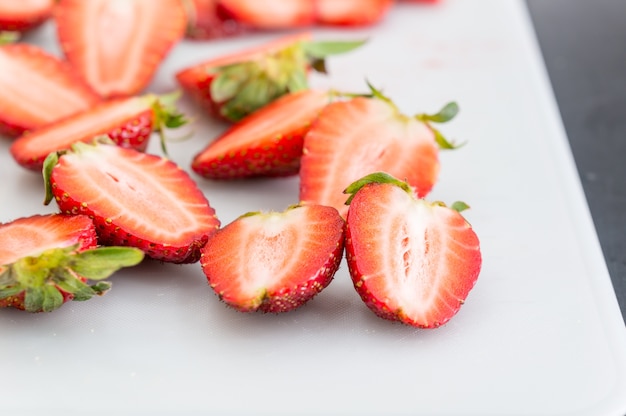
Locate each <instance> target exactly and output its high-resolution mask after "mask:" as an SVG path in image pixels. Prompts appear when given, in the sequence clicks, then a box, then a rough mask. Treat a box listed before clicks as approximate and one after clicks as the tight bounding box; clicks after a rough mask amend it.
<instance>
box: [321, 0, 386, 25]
mask: <svg viewBox="0 0 626 416" xmlns="http://www.w3.org/2000/svg"><path fill="white" fill-rule="evenodd" d="M393 3H394V0H340V1H338V0H315V7H316V22H317V23H319V24H322V25H331V26H369V25H373V24H374V23H377V22H379V21H381V20H382V19H383V18H384V17H385V15H386V14H387V12H388V11H389V9H391V6H393Z"/></svg>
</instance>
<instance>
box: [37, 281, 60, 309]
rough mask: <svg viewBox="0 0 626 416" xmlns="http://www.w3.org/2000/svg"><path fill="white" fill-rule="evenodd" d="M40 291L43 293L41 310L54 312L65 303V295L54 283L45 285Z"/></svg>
mask: <svg viewBox="0 0 626 416" xmlns="http://www.w3.org/2000/svg"><path fill="white" fill-rule="evenodd" d="M39 292H41V294H42V297H43V299H42V303H41V310H42V311H43V312H52V311H53V310H55V309H58V308H59V307H60V306H61V305H63V295H62V294H61V292H59V289H57V288H56V287H54V286H52V285H44V286H42V287H41V288H40V290H39Z"/></svg>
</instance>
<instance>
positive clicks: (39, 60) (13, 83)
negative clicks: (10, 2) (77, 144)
mask: <svg viewBox="0 0 626 416" xmlns="http://www.w3.org/2000/svg"><path fill="white" fill-rule="evenodd" d="M0 68H2V71H0V135H6V136H8V137H15V136H19V135H21V134H23V133H25V132H27V131H31V130H36V129H38V128H41V127H43V126H45V125H48V124H51V123H53V122H55V121H57V120H60V119H62V118H65V117H67V116H70V115H72V114H75V113H78V112H81V111H85V110H87V109H88V108H90V107H91V106H93V105H94V104H96V103H97V102H99V101H100V97H99V96H98V95H97V94H96V93H95V92H93V91H92V90H91V89H90V88H89V87H88V86H87V85H86V84H85V83H84V82H83V81H82V80H81V79H80V76H79V75H78V74H77V73H76V71H75V70H74V69H73V68H72V67H71V66H70V65H69V64H68V63H67V62H64V61H62V60H60V59H58V58H57V57H55V56H53V55H51V54H49V53H47V52H46V51H44V50H43V49H41V48H39V47H37V46H34V45H29V44H25V43H13V44H7V45H3V46H1V47H0Z"/></svg>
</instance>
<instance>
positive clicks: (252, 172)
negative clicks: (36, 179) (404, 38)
mask: <svg viewBox="0 0 626 416" xmlns="http://www.w3.org/2000/svg"><path fill="white" fill-rule="evenodd" d="M34 3H35V2H33V4H34ZM44 3H46V2H45V1H43V0H42V2H41V4H42V5H44ZM392 3H393V2H392V1H391V0H384V1H383V0H378V1H367V2H365V1H363V2H361V1H359V2H352V1H346V2H336V1H334V0H333V1H325V0H309V1H298V2H290V3H289V7H287V6H286V3H285V2H273V1H269V2H264V3H263V4H264V6H263V7H264V10H263V9H260V8H259V5H260V4H261V2H257V1H242V0H239V1H234V0H228V1H227V0H214V1H182V0H128V1H125V2H117V1H112V0H90V1H89V2H87V1H82V0H60V1H58V2H56V3H54V4H53V5H52V6H51V7H50V8H49V9H42V10H47V11H46V12H42V11H41V10H40V11H39V12H38V13H39V15H38V16H43V17H37V18H35V17H34V16H33V17H30V18H29V21H31V22H32V23H31V24H30V25H26V23H24V24H23V25H17V24H16V23H15V20H16V18H15V16H17V15H18V14H17V12H15V13H14V12H13V11H11V13H9V12H7V11H6V10H8V6H5V5H4V3H3V1H2V0H0V24H1V23H2V22H3V21H6V20H12V21H13V23H12V26H10V27H9V26H4V27H3V26H0V29H4V30H6V29H7V28H12V30H14V31H19V32H24V31H28V30H32V29H33V28H34V27H36V26H37V24H40V23H41V22H42V21H45V19H46V18H53V19H55V23H56V28H57V35H58V40H59V44H60V47H61V50H62V52H63V57H62V58H59V57H55V56H53V55H50V54H48V53H47V52H45V51H43V50H41V49H39V48H37V47H36V46H34V45H29V44H27V43H25V42H19V41H18V42H15V41H13V42H8V43H6V44H4V45H0V64H1V65H2V67H3V69H4V70H3V71H1V72H0V134H2V135H4V136H6V137H7V139H11V140H13V141H12V143H11V146H10V153H11V156H12V157H13V159H14V160H15V162H16V163H17V164H19V165H20V166H22V167H24V168H25V169H27V170H34V171H42V172H43V176H44V181H45V189H46V195H45V202H46V203H52V202H53V201H54V203H55V204H56V205H57V207H58V209H59V212H58V213H57V214H52V215H48V216H43V215H37V216H33V217H25V218H18V219H14V220H12V221H9V222H6V223H4V224H0V237H1V238H2V240H1V241H2V243H1V244H0V307H15V308H18V309H24V310H27V311H30V312H40V311H51V310H54V309H56V308H58V307H60V306H61V305H62V304H64V303H65V302H67V301H69V300H86V299H89V298H91V297H92V296H93V295H95V294H102V293H104V292H105V291H106V290H107V289H108V287H109V285H108V284H107V283H106V282H102V279H104V278H106V277H107V276H109V275H110V274H111V273H113V272H114V271H115V270H118V269H119V268H121V267H127V266H134V265H136V264H138V263H139V262H141V260H142V259H143V258H144V257H148V258H152V259H155V260H158V261H161V262H171V263H198V264H199V272H201V273H203V274H204V275H205V276H206V278H207V281H208V283H209V285H210V287H211V288H212V289H213V291H214V292H215V294H216V295H217V296H218V297H219V299H221V300H222V301H224V302H225V303H226V304H227V305H229V306H230V307H232V308H234V309H236V310H239V311H243V312H251V311H263V312H273V313H280V312H287V311H291V310H294V309H297V308H300V307H301V306H303V305H304V304H305V303H307V302H308V301H309V300H311V299H312V298H313V297H315V296H317V295H318V294H319V293H320V292H322V291H323V290H324V289H325V288H326V287H327V286H328V285H329V284H330V283H331V282H332V280H333V278H334V276H335V274H336V271H337V270H338V268H339V265H340V263H341V261H342V259H343V258H344V253H345V258H346V262H347V265H348V270H349V274H350V276H351V278H352V281H353V284H354V288H355V290H356V292H357V293H358V294H359V295H360V297H361V298H362V300H363V301H364V303H365V305H367V307H369V308H370V309H371V310H372V311H373V312H374V313H375V314H376V315H378V316H380V317H382V318H384V319H389V320H395V321H400V322H402V323H404V324H407V325H411V326H416V327H423V328H434V327H438V326H441V325H443V324H445V323H446V322H448V320H449V319H451V318H452V317H453V316H454V315H455V314H456V313H457V312H458V311H459V309H460V306H461V305H462V304H463V303H464V301H465V299H466V297H467V296H468V294H469V292H470V290H471V289H472V288H473V287H474V284H475V282H476V280H477V278H478V275H479V273H480V269H481V252H480V246H479V241H478V238H477V236H476V234H475V232H474V230H473V229H472V227H471V226H470V225H469V223H468V222H467V221H466V220H465V219H464V218H463V216H462V215H461V211H462V210H464V209H466V208H467V205H465V204H464V203H454V204H452V205H451V206H450V207H448V206H446V205H445V204H444V203H442V202H427V201H426V200H425V198H426V197H427V196H428V194H429V193H430V191H431V190H432V189H433V187H434V186H435V185H436V183H437V180H438V178H439V170H440V160H439V152H440V149H454V148H456V147H458V146H457V145H455V144H454V143H452V142H451V141H448V140H447V139H446V138H445V137H444V135H443V134H442V133H441V132H440V131H439V130H438V127H436V125H438V124H441V123H446V122H449V121H450V120H452V119H453V118H454V117H455V115H456V114H457V112H458V107H457V105H456V103H449V104H447V105H445V106H444V107H443V108H442V109H441V110H440V111H439V112H437V113H434V114H428V113H418V114H414V115H406V114H404V113H402V112H401V111H400V109H399V108H398V107H397V106H396V105H395V104H394V103H393V101H392V100H391V98H389V97H387V96H385V95H384V94H383V93H382V92H381V91H379V90H378V89H377V88H375V87H374V86H372V85H369V84H367V86H368V89H367V91H366V92H364V93H354V92H345V91H336V90H318V89H313V88H311V87H310V86H309V83H308V75H309V73H310V72H311V71H320V72H325V64H324V60H325V58H327V57H328V56H331V55H333V54H338V53H346V52H349V51H351V50H353V49H355V48H358V47H366V45H364V42H363V41H362V40H355V41H349V42H346V41H342V42H332V41H316V40H314V39H312V35H311V33H309V32H303V33H299V34H295V35H294V34H289V35H285V36H282V37H279V38H278V39H276V40H274V41H272V42H269V43H266V44H262V45H258V46H257V47H253V48H251V49H246V50H241V51H234V52H233V53H230V54H226V55H224V56H221V57H217V58H214V59H211V60H209V61H202V62H197V63H196V64H194V65H191V66H189V67H187V68H184V69H182V70H180V71H179V72H178V73H176V74H174V77H175V81H176V82H177V83H178V85H179V86H180V87H181V89H182V90H183V91H184V93H185V94H187V95H188V96H189V97H190V98H192V99H193V101H194V102H195V103H196V104H197V105H198V106H199V108H202V109H204V115H205V116H206V117H214V118H217V119H220V120H221V121H224V122H227V123H230V127H229V128H227V129H226V130H225V131H224V132H222V133H221V134H220V135H219V136H216V137H215V138H214V140H212V141H210V142H209V143H208V144H207V145H206V147H205V148H204V149H198V152H197V154H196V155H194V157H193V160H192V162H191V165H190V166H189V171H190V172H189V173H188V172H187V171H186V170H185V169H184V167H181V166H179V165H177V164H176V162H175V161H173V160H170V159H169V158H168V156H167V148H166V145H165V144H166V141H167V140H166V138H165V133H166V131H167V130H169V129H172V128H177V127H179V126H181V125H183V124H184V123H186V122H187V119H186V117H185V116H184V114H182V113H181V112H180V111H179V110H178V109H177V108H176V100H177V98H178V94H177V93H176V92H173V93H171V94H165V95H159V96H156V95H153V94H149V93H147V92H146V91H145V88H146V86H147V85H148V83H149V82H150V80H151V79H152V77H153V76H154V74H155V73H156V71H158V69H159V64H160V63H161V62H162V60H163V59H164V58H165V57H166V56H167V55H168V53H169V51H170V50H171V49H172V48H173V47H175V45H176V43H177V42H179V41H181V40H182V39H183V38H184V37H185V36H187V37H195V38H205V39H206V38H212V37H218V36H231V35H234V34H236V33H238V34H240V33H244V32H248V33H249V32H250V31H251V30H253V29H254V30H261V29H266V30H267V29H277V28H288V27H290V28H293V27H305V26H311V25H314V24H336V25H366V24H373V23H375V22H377V21H379V20H380V19H382V18H383V16H384V13H385V12H386V11H387V10H388V9H389V7H391V5H392ZM12 4H14V3H12ZM357 4H358V5H360V6H361V7H360V8H358V13H354V12H353V11H354V10H356V9H354V7H356V5H357ZM365 5H367V6H365ZM11 7H13V6H11ZM203 10H204V11H203ZM206 10H211V13H213V14H210V15H208V14H207V15H205V14H204V13H208V12H206ZM272 11H274V13H273V14H271V17H272V18H271V19H268V17H267V16H268V15H267V14H268V13H272ZM3 13H4V14H3ZM34 13H35V10H34V9H33V14H34ZM41 13H43V14H41ZM46 13H47V15H46ZM46 16H47V17H46ZM207 16H209V17H210V18H206V17H207ZM3 19H4V20H3ZM206 22H211V23H210V25H212V30H208V28H207V27H206V26H205V27H203V28H201V27H200V25H201V24H202V25H204V24H205V23H206ZM228 22H230V23H228ZM222 24H223V25H224V26H223V27H222V26H220V25H222ZM227 24H230V26H226V25H227ZM110 27H115V30H114V31H111V30H108V28H110ZM192 27H193V30H192V29H191V28H192ZM227 28H230V29H227ZM190 33H191V34H190ZM2 38H5V39H6V38H7V37H6V36H3V37H2ZM17 79H22V80H23V81H22V82H17V81H16V80H17ZM16 85H27V86H28V87H22V88H21V89H20V90H19V94H20V97H21V99H20V100H15V99H14V96H15V94H17V90H16V89H15V88H16ZM153 133H158V135H159V136H160V140H161V144H162V152H163V155H156V154H150V153H146V149H147V148H148V147H147V145H148V141H149V140H150V138H151V136H152V135H153ZM289 175H293V176H295V175H297V176H298V178H299V184H300V186H299V194H298V195H294V200H295V202H294V204H293V205H292V206H289V207H286V208H285V210H284V211H282V212H259V211H257V210H255V209H254V207H251V210H250V211H249V212H248V213H246V214H243V215H241V216H240V217H238V218H237V219H235V220H234V221H232V222H230V223H229V224H224V225H223V224H221V222H220V220H219V218H218V217H217V215H216V212H215V210H214V209H213V208H212V206H211V204H210V202H209V200H208V199H207V196H205V195H204V193H203V192H202V190H201V188H200V187H199V186H198V183H197V182H196V180H220V181H233V180H238V179H241V178H249V177H259V176H263V177H281V176H289ZM194 176H195V177H194ZM89 280H94V281H96V283H94V284H90V283H89Z"/></svg>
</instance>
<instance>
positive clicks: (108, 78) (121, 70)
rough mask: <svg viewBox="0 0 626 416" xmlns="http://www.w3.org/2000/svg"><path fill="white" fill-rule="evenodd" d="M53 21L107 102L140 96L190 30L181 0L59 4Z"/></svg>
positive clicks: (71, 57) (64, 0)
mask: <svg viewBox="0 0 626 416" xmlns="http://www.w3.org/2000/svg"><path fill="white" fill-rule="evenodd" d="M54 17H55V21H56V26H57V34H58V38H59V42H60V45H61V49H62V50H63V52H64V54H65V56H66V57H67V60H68V61H69V62H70V63H71V64H72V65H73V66H74V67H75V68H76V69H77V71H78V72H79V73H80V74H81V75H82V76H83V78H84V79H85V80H86V81H87V83H88V84H89V85H90V86H91V87H92V88H93V89H94V90H95V91H96V92H97V93H98V94H100V95H101V96H102V97H105V98H111V97H124V96H131V95H135V94H138V93H141V92H142V91H143V90H144V88H145V87H146V86H147V85H148V83H149V82H150V81H151V80H152V77H153V76H154V73H155V72H156V70H157V69H158V68H159V66H160V64H161V62H162V60H163V59H164V58H165V57H166V56H167V54H168V53H169V51H170V50H171V48H172V47H173V46H174V45H175V44H176V42H178V41H179V40H180V39H182V38H183V37H184V35H185V31H186V28H187V14H186V11H185V8H184V6H183V2H182V1H180V0H158V1H155V0H127V1H124V2H119V1H108V0H89V1H84V0H60V1H59V2H58V4H57V6H56V8H55V14H54Z"/></svg>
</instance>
